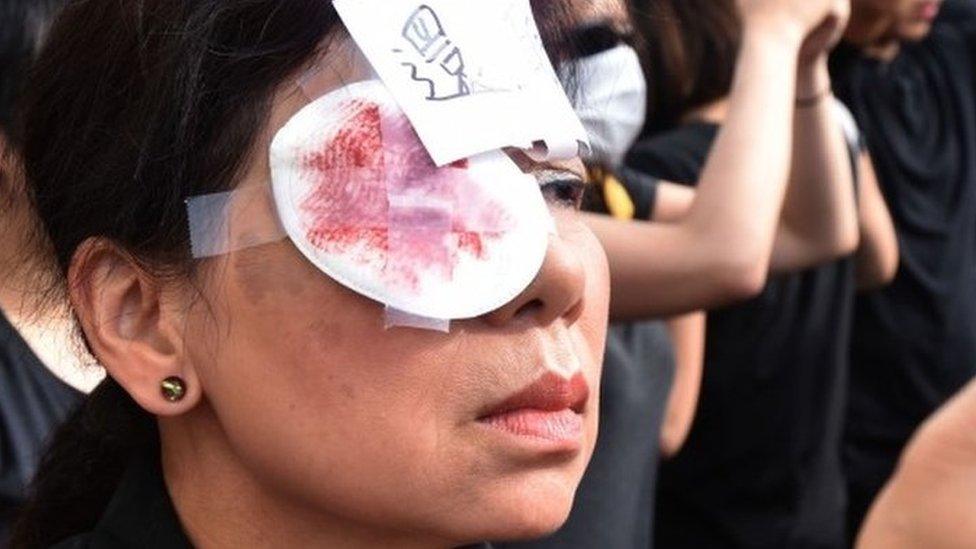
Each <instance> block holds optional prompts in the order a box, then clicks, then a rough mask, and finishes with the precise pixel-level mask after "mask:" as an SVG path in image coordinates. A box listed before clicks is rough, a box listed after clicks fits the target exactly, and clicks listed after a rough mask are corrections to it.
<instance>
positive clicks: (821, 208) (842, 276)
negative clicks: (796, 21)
mask: <svg viewBox="0 0 976 549" xmlns="http://www.w3.org/2000/svg"><path fill="white" fill-rule="evenodd" d="M641 5H642V6H643V7H644V8H645V9H644V10H643V11H641V13H642V14H643V15H644V17H641V18H640V26H641V27H642V29H643V30H644V32H645V33H646V36H647V40H648V43H649V47H650V50H651V60H650V63H648V67H650V68H651V71H650V73H649V77H648V80H649V81H650V82H652V83H653V84H652V93H651V100H650V103H649V104H650V109H649V110H650V113H649V120H650V121H652V124H651V126H652V128H651V129H652V131H654V132H655V133H653V134H652V135H650V136H648V137H645V138H643V139H642V140H641V141H640V142H639V143H638V144H637V145H636V146H635V147H634V149H633V150H632V152H631V154H630V156H629V159H628V161H629V162H630V164H631V166H633V167H634V168H636V169H639V170H641V171H643V172H645V173H649V174H651V175H654V176H656V177H658V178H661V179H665V180H668V181H674V182H678V183H682V184H686V185H695V184H699V182H700V181H701V180H702V179H703V178H704V177H705V174H704V172H703V169H704V166H705V162H706V158H708V156H709V154H710V151H711V150H712V148H713V146H715V144H716V143H717V142H716V139H717V138H716V136H717V135H719V134H720V132H721V131H722V127H723V125H724V124H727V123H731V120H732V119H731V115H732V111H731V110H730V109H731V102H730V100H729V94H730V92H731V90H732V89H733V88H732V87H733V75H734V74H735V71H736V59H735V57H734V53H733V52H734V51H735V50H736V48H737V46H738V44H739V43H740V41H741V40H742V38H741V36H742V23H741V19H740V15H739V12H738V9H737V6H736V5H735V3H734V2H731V1H721V2H720V1H715V0H708V1H703V2H694V1H688V0H682V1H674V2H671V1H664V2H655V3H653V8H656V9H657V10H658V11H656V12H655V11H654V10H652V9H651V7H652V5H651V4H641ZM831 43H832V42H831ZM828 45H829V44H828ZM810 53H811V52H809V51H807V52H804V54H801V57H800V63H799V70H798V72H797V77H798V80H797V96H796V102H795V107H794V113H793V121H794V145H793V147H794V155H793V162H792V166H791V172H792V174H793V175H792V178H791V179H792V184H791V186H790V188H789V190H788V194H787V197H786V202H785V206H784V211H783V220H782V223H781V228H780V237H779V238H780V241H781V242H780V244H778V245H777V247H778V248H780V249H781V250H783V249H785V247H783V246H781V244H785V243H787V242H788V241H789V239H790V238H792V237H791V236H790V234H791V233H796V232H797V231H796V229H795V228H796V227H797V224H796V221H797V220H802V219H804V218H808V219H811V218H812V219H814V220H816V219H817V218H821V219H822V221H827V222H826V223H823V222H821V226H822V227H823V228H824V229H826V230H827V231H828V234H829V231H831V230H834V231H838V232H839V231H841V230H842V229H841V227H843V226H845V225H848V226H849V225H853V226H854V229H855V234H857V230H858V229H860V234H861V243H860V248H859V249H858V250H857V259H854V258H851V259H844V260H841V261H839V262H837V261H825V260H824V259H822V260H820V261H817V262H814V263H813V265H815V266H814V267H813V268H809V267H806V268H801V266H799V265H792V266H790V265H787V266H786V268H783V269H777V271H778V274H775V275H774V276H772V277H770V279H769V281H768V283H766V284H765V285H764V287H763V289H762V292H761V294H760V295H759V296H758V297H756V298H755V299H752V300H750V301H747V302H744V303H742V304H739V305H733V306H727V307H722V308H715V309H712V310H710V312H709V321H708V328H707V336H706V351H705V366H704V377H703V383H702V387H701V398H700V406H699V410H698V414H697V417H696V418H695V423H694V424H693V427H692V430H691V433H690V436H689V438H688V442H687V444H686V446H685V448H684V449H683V450H682V452H681V453H680V454H679V455H678V456H677V457H676V458H675V459H674V460H673V461H670V462H667V463H665V465H664V466H663V467H662V470H661V482H660V484H659V491H658V497H659V500H658V515H657V521H656V541H657V543H658V544H659V545H660V546H663V547H712V546H716V547H718V546H721V547H842V546H843V545H844V535H843V527H844V526H843V525H844V507H843V475H842V473H841V468H840V463H839V449H840V446H839V445H840V434H841V429H842V425H843V423H842V420H843V416H842V413H843V404H844V388H845V379H846V375H847V361H846V352H847V341H848V335H849V331H850V323H851V310H852V303H853V295H854V292H855V290H856V286H857V280H858V278H859V279H860V282H861V283H862V284H863V285H864V286H874V285H880V284H883V283H884V282H885V281H887V280H889V279H890V277H891V276H893V273H894V268H895V265H896V263H897V244H896V242H895V238H894V234H893V229H892V226H891V221H890V218H889V217H888V215H887V211H886V208H885V205H884V202H883V200H882V199H881V197H880V193H879V192H878V190H877V184H876V182H875V181H874V180H873V177H872V175H871V173H870V169H869V163H868V161H867V159H866V158H863V157H862V158H861V159H860V160H859V164H860V165H861V166H862V167H863V169H862V170H860V177H859V188H858V192H859V197H858V200H857V202H855V201H854V195H855V193H854V192H853V191H854V188H853V187H852V185H851V182H850V180H849V179H848V180H847V181H846V183H845V184H846V188H843V187H835V189H834V192H833V193H823V192H822V191H823V190H824V188H825V186H826V184H827V179H826V177H825V176H828V177H829V175H830V174H831V173H836V172H837V171H838V170H846V171H848V172H849V171H850V166H851V165H852V164H851V163H852V161H853V159H854V157H853V156H852V154H851V152H850V151H849V150H848V148H847V147H844V140H843V133H842V131H841V124H840V122H839V118H838V115H837V111H836V110H835V109H836V106H835V105H833V104H832V103H831V100H830V94H829V91H830V80H829V77H828V75H827V71H826V48H821V49H819V50H817V51H814V52H812V53H813V54H812V55H810ZM850 145H851V149H852V150H853V146H854V145H855V143H851V144H850ZM704 183H705V182H704V181H701V183H700V185H702V186H703V185H704ZM698 192H699V193H701V192H704V188H703V187H702V188H701V190H700V191H698ZM855 205H856V206H857V209H855ZM740 207H744V205H742V206H740ZM746 211H748V210H746ZM829 211H839V212H846V213H842V215H841V216H840V221H841V222H840V223H833V222H830V220H829V217H826V216H823V214H824V212H829ZM848 250H849V252H850V251H853V247H851V248H849V249H848ZM849 252H848V253H849ZM774 255H775V252H774ZM845 255H846V254H845ZM786 256H795V254H786ZM786 256H784V257H786ZM825 259H826V258H825ZM787 263H788V262H787ZM856 271H857V272H859V273H860V275H861V276H860V277H858V275H857V274H856Z"/></svg>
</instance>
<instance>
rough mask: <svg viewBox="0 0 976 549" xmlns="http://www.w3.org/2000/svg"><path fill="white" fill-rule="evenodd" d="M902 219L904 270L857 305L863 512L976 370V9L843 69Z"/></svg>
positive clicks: (843, 53) (845, 53)
mask: <svg viewBox="0 0 976 549" xmlns="http://www.w3.org/2000/svg"><path fill="white" fill-rule="evenodd" d="M831 72H832V74H833V78H834V86H835V89H836V91H837V94H838V96H839V97H840V98H841V99H842V100H843V101H844V102H845V103H846V104H847V106H848V107H849V108H850V109H851V111H853V113H854V116H855V118H856V119H857V121H858V123H859V125H860V126H861V129H862V130H863V132H864V135H865V138H866V142H867V145H868V148H869V149H870V151H871V154H872V156H873V159H874V163H875V166H876V168H877V172H878V179H879V183H880V186H881V190H882V192H883V193H884V195H885V198H886V199H887V201H888V207H889V209H890V210H891V214H892V216H893V218H894V221H895V226H896V228H897V232H898V239H899V243H900V246H901V267H900V270H899V272H898V275H897V277H896V279H895V281H894V283H893V284H892V285H891V286H889V287H888V288H886V289H884V290H882V291H879V292H874V293H870V294H867V295H864V296H861V297H860V298H859V299H858V300H857V305H856V312H855V321H854V332H853V340H852V351H851V387H850V403H849V406H850V412H849V416H850V417H849V422H848V423H849V425H848V430H847V437H846V439H847V440H846V444H845V461H846V462H847V467H848V469H849V472H850V477H851V482H852V494H851V495H852V500H853V503H854V504H855V505H856V506H858V507H860V508H861V509H860V511H859V512H860V513H863V511H864V509H865V508H866V506H867V504H868V503H869V502H870V500H871V499H872V497H873V496H874V494H875V493H876V491H877V490H878V489H879V488H880V487H881V485H882V484H883V482H884V481H885V480H886V479H887V477H888V476H889V474H890V472H891V471H892V470H893V468H894V466H895V464H896V462H897V459H898V455H899V453H900V451H901V449H902V447H903V446H904V444H905V442H906V441H907V439H908V438H909V436H910V435H911V433H912V432H913V431H914V429H915V428H916V427H917V426H918V425H919V423H920V422H921V421H922V420H923V419H924V418H926V417H927V416H928V415H930V414H931V413H932V412H933V411H934V410H935V409H936V408H937V407H938V406H939V405H940V404H942V403H943V402H944V401H945V400H946V399H947V398H948V397H949V396H951V395H952V394H953V393H955V392H956V391H957V390H958V389H959V388H960V387H962V386H963V385H964V384H965V383H966V381H967V380H969V379H970V378H971V377H972V376H973V374H974V373H976V4H974V3H973V2H972V1H967V2H954V1H952V0H948V1H947V2H946V3H945V4H944V5H943V14H942V16H941V17H940V18H939V20H938V21H937V22H936V24H935V25H934V27H933V30H932V33H931V34H930V36H929V37H928V38H926V39H925V40H924V41H922V42H920V43H917V44H906V45H905V46H904V47H903V49H902V51H901V52H900V53H899V55H898V56H897V57H896V58H895V59H894V60H892V61H891V62H889V63H884V62H881V61H877V60H872V59H869V58H866V57H863V56H862V55H860V54H859V53H858V52H857V51H856V50H854V49H852V48H850V47H841V48H840V49H839V50H838V51H837V52H836V53H835V55H834V57H833V59H832V61H831Z"/></svg>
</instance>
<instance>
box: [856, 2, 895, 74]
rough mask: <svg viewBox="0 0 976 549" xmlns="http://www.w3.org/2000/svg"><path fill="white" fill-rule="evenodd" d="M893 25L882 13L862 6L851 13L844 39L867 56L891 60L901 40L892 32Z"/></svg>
mask: <svg viewBox="0 0 976 549" xmlns="http://www.w3.org/2000/svg"><path fill="white" fill-rule="evenodd" d="M893 25H894V22H893V21H892V20H891V18H890V17H889V16H886V15H885V14H884V13H882V12H876V11H873V10H870V9H864V8H862V9H860V10H856V11H855V12H854V13H853V14H852V15H851V21H850V24H849V25H848V26H847V30H846V31H845V33H844V40H845V41H846V42H847V43H849V44H851V45H853V46H855V47H857V48H858V49H860V50H861V51H862V52H863V53H864V55H866V56H868V57H871V58H873V59H878V60H880V61H885V62H887V61H891V60H892V59H894V58H895V57H897V56H898V53H899V52H900V51H901V41H899V40H898V38H897V36H895V34H894V33H893V32H892V27H893Z"/></svg>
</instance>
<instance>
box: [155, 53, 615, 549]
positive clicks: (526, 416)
mask: <svg viewBox="0 0 976 549" xmlns="http://www.w3.org/2000/svg"><path fill="white" fill-rule="evenodd" d="M339 72H341V71H339ZM340 76H343V75H341V74H337V75H336V82H335V86H336V87H338V86H339V85H340V82H341V81H342V79H341V78H340ZM307 102H308V101H307V99H305V98H303V97H302V95H301V94H300V93H296V90H294V89H283V90H282V92H281V93H280V94H279V96H278V97H277V99H276V102H275V106H274V111H273V115H272V117H271V120H270V122H269V124H268V128H267V131H266V132H265V135H264V138H263V141H262V143H260V144H259V145H258V146H257V148H256V152H255V153H254V154H253V155H252V158H251V164H250V166H249V168H248V170H247V173H246V175H245V176H244V177H243V178H242V180H241V182H240V184H241V185H247V184H260V183H261V182H266V181H267V180H268V178H269V177H270V175H269V166H268V155H267V150H268V145H269V143H270V140H271V138H272V136H273V135H274V134H275V133H276V132H277V130H278V129H279V128H281V127H282V126H283V125H284V124H285V122H286V121H287V120H288V119H289V118H290V117H291V116H292V115H294V114H295V113H296V112H297V111H298V110H299V109H300V108H301V107H303V106H304V105H306V104H307ZM512 154H513V156H514V158H515V159H516V161H517V163H518V164H519V165H520V167H522V168H523V171H526V172H529V173H531V172H534V171H536V170H539V169H541V167H539V166H536V165H534V164H533V163H532V162H531V161H529V160H528V159H527V158H525V157H524V156H522V155H520V154H518V153H512ZM558 169H560V170H566V171H567V172H569V173H573V174H577V175H578V174H581V173H582V170H583V169H582V165H581V164H580V162H578V161H573V162H566V163H561V164H559V166H558ZM544 190H548V189H544ZM552 208H553V211H554V212H555V218H556V219H557V225H558V234H557V235H554V236H552V237H551V241H550V246H549V250H548V255H547V257H546V260H545V264H544V266H543V268H542V271H541V273H540V274H539V276H538V277H537V279H536V280H535V282H534V283H533V284H532V286H531V287H530V288H528V289H527V290H526V291H525V293H523V294H522V295H521V296H520V297H518V298H517V299H516V300H515V301H513V302H511V303H509V304H508V305H506V306H504V307H503V308H501V309H499V310H497V311H495V312H493V313H491V314H489V315H486V316H483V317H481V318H477V319H473V320H466V321H457V322H454V323H453V324H452V326H451V331H450V333H449V334H442V333H435V332H430V331H420V330H413V329H393V330H389V331H387V330H384V307H383V306H382V305H380V304H378V303H376V302H373V301H370V300H369V299H366V298H364V297H362V296H360V295H358V294H356V293H353V292H352V291H349V290H347V289H345V288H344V287H343V286H340V285H339V284H337V283H336V282H334V281H332V280H330V279H329V278H328V277H327V276H326V275H324V274H323V273H322V272H321V271H319V270H317V269H316V268H315V267H314V266H313V265H312V264H310V263H309V262H308V261H307V260H305V259H304V257H303V256H302V255H301V254H300V253H299V251H298V250H297V249H296V248H295V246H294V245H293V244H291V243H290V242H289V241H285V242H281V243H276V244H268V245H264V246H260V247H257V248H252V249H248V250H244V251H240V252H236V253H234V254H231V255H229V256H225V257H223V258H220V259H219V260H213V261H211V263H210V264H208V265H207V266H206V267H205V268H204V269H202V271H201V274H200V276H201V277H202V280H201V284H200V286H201V288H202V290H201V291H202V294H203V295H202V298H203V299H200V300H198V301H195V302H194V303H195V304H194V305H193V306H192V307H191V308H190V309H189V313H188V318H187V329H186V334H187V335H186V337H187V342H186V348H187V354H188V357H189V358H188V360H189V361H191V362H192V363H193V364H192V367H193V368H194V370H195V371H196V373H197V375H198V376H199V382H200V384H201V386H202V390H203V392H204V400H203V402H202V403H201V405H200V408H201V409H203V410H205V411H206V413H207V414H209V415H211V416H212V417H213V420H214V421H215V424H216V425H218V426H219V431H220V432H222V433H223V436H225V437H226V439H227V442H226V444H227V447H228V448H229V453H230V454H232V456H233V459H235V460H238V461H239V464H240V466H241V467H242V469H243V470H246V471H247V473H248V474H249V475H251V476H252V477H253V479H254V480H255V481H256V482H257V483H258V484H260V485H263V486H266V487H268V490H269V491H270V492H273V493H275V495H276V496H277V497H281V498H284V499H286V500H288V501H292V502H298V503H299V504H300V505H301V506H303V507H304V508H305V509H311V510H313V512H314V513H321V514H322V515H323V516H330V517H341V518H342V519H344V520H348V521H351V522H355V523H356V524H359V525H363V526H365V527H367V528H370V527H374V528H376V529H380V528H382V529H383V530H386V531H391V532H411V533H412V534H413V535H418V536H422V537H429V538H431V539H439V540H447V541H449V542H468V541H475V540H482V539H503V538H519V537H526V536H539V535H543V534H545V533H547V532H549V531H552V530H554V529H556V528H558V527H559V526H560V525H561V524H562V523H563V522H564V520H565V519H566V517H567V515H568V513H569V510H570V507H571V504H572V500H573V496H574V492H575V490H576V487H577V485H578V484H579V482H580V479H581V477H582V475H583V471H584V469H585V468H586V465H587V462H588V460H589V458H590V455H591V453H592V450H593V446H594V443H595V439H596V431H597V410H598V394H599V381H600V364H601V359H602V354H603V345H604V337H605V332H606V322H607V309H608V293H609V280H608V271H607V264H606V258H605V256H604V253H603V251H602V249H601V247H600V245H599V244H598V242H597V241H596V239H595V238H594V236H593V235H592V234H591V233H590V231H589V230H588V229H586V228H585V227H584V225H583V224H582V223H581V222H580V221H579V219H577V217H576V216H575V215H574V212H573V211H571V210H572V209H573V207H572V205H570V204H566V203H565V202H562V203H560V202H557V201H555V199H553V201H552ZM164 427H165V425H164ZM165 432H166V430H165V429H164V437H165ZM164 442H165V440H164Z"/></svg>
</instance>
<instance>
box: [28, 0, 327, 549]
mask: <svg viewBox="0 0 976 549" xmlns="http://www.w3.org/2000/svg"><path fill="white" fill-rule="evenodd" d="M339 29H341V25H340V22H339V19H338V16H337V15H336V13H335V11H334V9H333V7H332V4H331V3H330V2H324V1H322V0H192V1H190V0H151V1H149V0H125V1H122V2H120V1H118V0H80V1H75V2H72V3H71V4H69V5H68V6H67V7H66V8H65V10H64V11H63V13H62V15H61V17H60V18H59V19H58V20H57V22H56V23H55V25H54V26H53V27H52V28H51V32H50V36H49V37H48V40H47V43H46V44H45V46H44V49H43V51H42V52H41V54H40V56H39V57H38V59H37V62H36V64H35V66H34V68H33V70H32V74H31V77H30V80H29V84H28V87H27V94H26V95H25V98H24V111H23V116H22V120H21V121H20V124H19V126H20V128H21V131H20V132H18V136H19V137H20V139H19V140H18V141H19V142H18V145H19V149H20V152H21V154H22V157H23V163H24V167H25V171H26V175H27V179H28V182H29V184H30V186H31V187H30V188H31V191H32V198H33V200H34V204H35V207H36V210H37V213H38V215H39V217H40V220H41V223H42V225H43V227H44V230H45V232H46V235H47V237H48V238H49V240H50V242H51V244H52V247H53V250H54V254H55V256H56V259H57V262H58V265H59V266H60V268H61V271H62V272H66V271H67V269H68V266H69V265H70V262H71V258H72V255H73V254H74V252H75V250H76V249H77V247H78V246H79V245H80V244H81V243H82V242H83V241H84V240H86V239H88V238H91V237H103V238H107V239H110V240H111V241H113V242H115V243H116V244H117V245H118V246H120V247H121V248H123V249H125V250H126V251H127V252H129V253H131V254H132V256H133V257H135V258H137V259H138V260H140V261H141V262H142V263H144V264H145V265H146V266H147V267H148V268H152V269H154V270H157V271H158V272H160V273H165V272H170V271H171V270H175V269H179V270H180V271H181V272H185V269H188V268H191V266H192V261H191V258H190V257H189V251H188V246H187V242H188V241H189V235H188V229H187V219H186V212H185V208H184V202H183V201H184V200H185V198H187V197H189V196H196V195H200V194H206V193H211V192H217V191H221V190H227V189H229V188H230V187H231V186H232V185H233V183H234V181H235V179H236V175H237V174H238V172H239V171H240V169H241V168H242V165H243V163H244V162H245V161H246V159H247V158H248V156H249V154H250V153H251V151H252V149H253V146H254V144H255V141H256V137H257V135H258V133H259V131H260V130H261V129H262V128H263V127H264V125H265V123H266V120H267V119H268V116H269V112H270V106H271V102H272V98H273V95H274V92H275V90H276V89H277V87H278V86H279V85H280V84H281V83H282V82H283V81H284V80H285V79H286V78H287V77H288V76H290V75H292V74H294V73H296V72H297V71H298V70H300V69H301V68H302V66H303V64H305V63H307V62H308V61H310V60H311V59H312V58H313V56H314V55H315V53H316V52H317V51H318V48H319V45H320V44H321V43H322V42H323V40H324V39H325V38H327V37H328V36H329V35H330V34H332V33H333V32H335V31H337V30H339ZM156 439H157V435H156V430H155V422H154V421H153V419H152V418H151V417H150V416H149V415H148V414H147V413H145V412H143V411H142V410H141V409H139V408H138V407H137V406H136V404H135V403H134V402H133V401H132V399H131V398H130V397H129V396H128V395H127V394H125V392H124V391H122V389H121V388H120V387H119V386H118V385H117V384H116V383H115V382H114V381H112V380H111V379H109V380H106V381H105V382H104V383H103V384H102V385H101V386H100V387H99V388H98V389H97V390H96V391H95V392H94V393H93V394H92V395H91V396H90V397H89V398H88V399H87V401H86V403H85V404H84V406H83V407H82V408H81V410H79V411H78V412H77V413H75V414H74V415H73V416H72V417H71V418H70V419H69V421H68V422H67V423H66V424H65V425H64V426H62V428H61V429H60V430H59V431H58V432H57V434H56V435H55V437H54V440H53V445H52V446H51V448H50V449H49V451H48V454H47V456H46V457H45V458H44V460H43V461H42V463H41V466H40V468H39V472H38V475H37V477H36V480H35V484H34V486H33V488H32V498H31V500H30V501H29V502H28V505H27V508H26V510H25V513H24V515H23V517H22V520H21V522H20V523H19V524H18V525H17V527H16V530H15V534H14V538H13V541H12V543H13V546H14V547H44V546H48V545H51V544H52V543H54V542H57V541H59V540H61V539H64V538H66V537H68V536H70V535H72V534H75V533H79V532H84V531H86V530H90V529H91V528H92V527H93V526H94V524H95V521H96V520H97V518H98V516H99V515H100V513H101V511H102V509H104V507H105V505H106V504H107V502H108V499H109V497H110V496H111V494H112V492H113V491H114V489H115V487H116V485H117V483H118V479H119V476H120V475H121V473H122V468H123V467H124V466H125V463H126V462H127V461H128V459H129V456H130V455H131V452H132V451H134V450H135V449H138V448H143V447H147V446H152V445H154V444H156V443H157V441H156Z"/></svg>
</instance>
